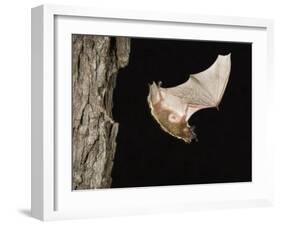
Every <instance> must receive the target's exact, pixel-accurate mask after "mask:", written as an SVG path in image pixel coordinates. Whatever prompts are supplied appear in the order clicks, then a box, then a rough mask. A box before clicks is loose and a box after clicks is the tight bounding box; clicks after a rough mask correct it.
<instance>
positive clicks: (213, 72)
mask: <svg viewBox="0 0 281 226" xmlns="http://www.w3.org/2000/svg"><path fill="white" fill-rule="evenodd" d="M230 67H231V59H230V54H228V55H225V56H223V55H218V57H217V59H216V60H215V62H214V63H213V64H212V65H211V66H210V67H209V68H208V69H206V70H204V71H202V72H200V73H197V74H191V75H190V76H189V79H188V80H187V81H186V82H184V83H182V84H180V85H178V86H175V87H170V88H163V87H161V82H160V83H159V84H158V85H157V84H155V82H153V83H152V84H151V85H150V86H149V94H148V97H147V100H148V104H149V107H150V109H151V114H152V116H153V117H154V118H155V120H156V121H157V122H158V123H159V124H160V126H161V128H162V129H163V130H164V131H166V132H167V133H169V134H171V135H172V136H174V137H176V138H178V139H182V140H184V141H185V142H186V143H190V142H191V141H192V140H193V139H197V138H196V134H195V133H194V127H192V126H190V125H189V123H188V120H189V118H190V117H191V116H192V115H193V114H194V113H195V112H197V111H199V110H201V109H205V108H217V109H218V107H219V104H220V102H221V99H222V97H223V94H224V91H225V88H226V86H227V83H228V79H229V74H230Z"/></svg>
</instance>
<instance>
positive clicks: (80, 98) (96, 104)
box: [72, 35, 130, 190]
mask: <svg viewBox="0 0 281 226" xmlns="http://www.w3.org/2000/svg"><path fill="white" fill-rule="evenodd" d="M129 54H130V39H129V38H124V37H105V36H91V35H73V37H72V89H73V90H72V108H73V109H72V129H73V131H72V149H73V150H72V155H73V165H72V167H73V169H72V170H73V172H72V175H73V180H72V187H73V189H75V190H78V189H94V188H109V187H110V186H111V181H112V179H111V170H112V166H113V160H114V155H115V149H116V141H115V139H116V136H117V132H118V123H116V122H114V121H113V119H112V107H113V101H112V98H113V90H114V87H115V82H116V75H117V73H118V70H119V69H120V68H122V67H125V66H126V65H127V64H128V61H129Z"/></svg>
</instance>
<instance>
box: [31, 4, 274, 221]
mask: <svg viewBox="0 0 281 226" xmlns="http://www.w3.org/2000/svg"><path fill="white" fill-rule="evenodd" d="M93 24H94V25H95V26H91V25H93ZM115 25H116V26H115ZM167 28H169V29H167ZM179 28H180V29H179ZM186 29H189V31H190V33H188V37H187V36H186V35H187V34H186V33H184V32H183V31H185V30H186ZM167 30H172V31H173V38H185V37H186V38H188V39H201V40H204V39H206V40H226V41H248V42H252V43H253V45H254V48H253V65H252V66H253V128H252V129H253V149H252V150H253V159H252V161H253V164H252V165H253V166H252V171H253V181H252V182H249V183H227V184H209V185H182V186H164V187H149V188H130V189H103V190H94V191H91V190H90V191H87V192H85V191H83V192H77V191H75V192H73V191H71V185H70V181H69V179H70V177H69V175H71V168H70V165H71V161H70V158H71V152H70V149H69V148H71V147H69V139H70V140H71V137H70V136H69V138H67V139H65V140H66V141H65V142H61V141H60V140H58V138H57V137H56V135H57V134H56V132H55V131H56V130H57V129H58V128H61V127H62V125H61V124H60V123H66V125H64V126H63V127H64V129H63V130H62V131H61V133H63V134H68V133H69V131H68V130H67V128H68V127H69V125H70V124H67V122H66V121H64V122H63V119H62V117H60V115H66V117H65V118H66V120H68V119H69V118H68V116H69V115H70V112H69V103H70V102H71V100H70V98H69V96H67V95H64V94H65V93H68V94H69V90H70V89H71V83H70V80H69V79H68V80H67V77H63V76H57V77H56V76H55V75H57V74H58V73H59V74H60V75H65V74H69V73H70V74H71V67H68V66H69V65H68V63H69V62H70V60H71V54H70V43H69V42H68V41H69V40H71V39H70V36H71V35H70V34H71V33H81V34H103V35H116V36H118V35H119V36H121V35H122V36H129V37H131V36H142V37H167V38H169V37H171V33H169V32H168V31H167ZM233 31H235V32H233ZM272 32H273V22H272V21H271V20H265V19H254V18H241V17H222V16H201V15H200V16H199V15H185V14H176V13H175V14H172V13H165V12H163V13H154V12H149V11H147V12H136V11H134V12H133V11H120V10H115V9H111V10H108V9H107V10H101V9H97V8H84V7H71V6H57V5H43V6H39V7H36V8H33V9H32V186H31V188H32V191H31V192H32V200H31V213H32V216H33V217H35V218H38V219H41V220H56V219H70V218H89V217H96V216H114V215H129V214H143V213H154V212H155V213H156V212H165V211H185V210H190V209H192V210H193V209H208V208H229V207H231V208H233V207H252V206H265V205H271V204H272V202H273V177H272V173H273V170H272V163H273V159H272V155H273V153H272V150H271V149H270V148H269V146H270V144H268V140H267V139H266V136H264V131H266V129H267V125H266V118H267V117H268V114H267V111H266V109H267V108H265V107H264V106H263V105H262V104H261V103H264V102H263V100H265V98H267V96H268V95H271V92H270V89H269V87H270V86H271V84H272V76H273V74H272V68H273V66H272V62H273V46H272V45H273V40H272V39H273V35H272ZM61 40H63V42H62V41H61ZM61 54H62V55H61ZM62 58H63V59H66V61H65V62H62V61H60V59H62ZM61 65H63V67H60V66H61ZM69 77H70V76H69ZM64 79H65V80H64ZM61 81H64V82H63V83H62V82H61ZM57 95H58V96H59V98H58V96H57ZM57 102H59V103H64V104H65V105H64V107H65V108H63V109H65V110H64V111H63V110H61V111H60V112H57V106H58V104H57ZM269 104H270V103H269ZM60 109H62V108H60ZM67 111H68V112H67ZM67 115H68V116H67ZM60 119H61V120H60ZM257 122H258V123H259V124H258V125H257ZM261 131H262V132H261ZM59 137H60V136H59ZM61 140H62V139H61ZM93 202H95V205H94V206H93V205H91V203H93ZM81 204H83V205H81ZM97 204H98V205H97Z"/></svg>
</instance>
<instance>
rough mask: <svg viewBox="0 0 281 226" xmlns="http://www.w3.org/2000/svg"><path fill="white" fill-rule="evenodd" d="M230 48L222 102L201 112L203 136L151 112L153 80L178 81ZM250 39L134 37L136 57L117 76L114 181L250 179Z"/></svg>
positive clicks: (196, 122)
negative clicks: (176, 128) (164, 125)
mask: <svg viewBox="0 0 281 226" xmlns="http://www.w3.org/2000/svg"><path fill="white" fill-rule="evenodd" d="M228 53H231V64H232V66H231V74H230V79H229V83H228V85H227V88H226V91H225V94H224V96H223V99H222V101H221V103H220V110H219V111H217V110H216V109H215V108H213V109H211V108H210V109H204V110H201V111H199V112H197V113H196V114H194V115H193V116H192V117H191V118H190V120H189V124H190V125H192V126H195V127H196V128H195V133H196V134H197V137H198V142H196V141H193V142H192V143H191V144H186V143H184V142H183V141H182V140H179V139H176V138H174V137H172V136H171V135H169V134H167V133H166V132H164V131H163V130H162V129H161V128H160V126H159V125H158V124H157V122H156V121H155V120H154V119H153V117H152V116H151V114H150V109H149V107H148V104H147V95H148V84H151V83H152V82H153V81H156V82H158V81H162V87H171V86H176V85H179V84H181V83H183V82H185V81H186V80H187V79H188V76H189V74H193V73H198V72H201V71H203V70H205V69H207V68H208V67H209V66H211V65H212V64H213V62H214V61H215V60H216V58H217V55H218V54H222V55H225V54H228ZM251 62H252V59H251V43H230V42H209V41H192V40H164V39H140V38H132V40H131V53H130V62H129V65H128V66H127V67H125V68H124V69H121V70H120V71H119V73H118V76H117V84H116V88H115V90H114V108H113V118H114V120H115V121H117V122H119V133H118V137H117V150H116V155H115V162H114V167H113V171H112V179H113V181H112V187H113V188H117V187H139V186H141V187H143V186H161V185H183V184H198V183H200V184H201V183H222V182H244V181H251V174H252V171H251V168H252V164H251V127H252V126H251V115H252V114H251V105H252V104H251V74H252V73H251V64H252V63H251Z"/></svg>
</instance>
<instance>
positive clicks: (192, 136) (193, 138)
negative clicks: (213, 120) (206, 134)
mask: <svg viewBox="0 0 281 226" xmlns="http://www.w3.org/2000/svg"><path fill="white" fill-rule="evenodd" d="M194 130H195V126H191V127H190V132H191V139H190V140H191V141H192V140H195V141H196V142H198V139H197V135H196V133H195V132H194Z"/></svg>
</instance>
